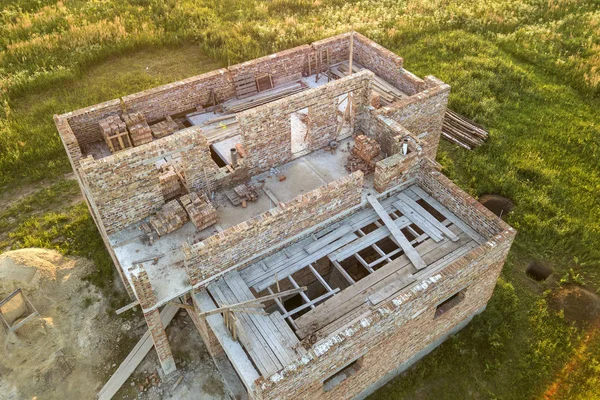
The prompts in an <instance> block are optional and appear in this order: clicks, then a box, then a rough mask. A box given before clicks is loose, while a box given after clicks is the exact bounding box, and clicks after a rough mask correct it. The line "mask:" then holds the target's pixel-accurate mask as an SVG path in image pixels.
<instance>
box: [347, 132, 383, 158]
mask: <svg viewBox="0 0 600 400" xmlns="http://www.w3.org/2000/svg"><path fill="white" fill-rule="evenodd" d="M379 152H380V148H379V143H377V141H376V140H375V139H371V138H370V137H368V136H365V135H358V136H357V137H356V138H355V139H354V147H353V148H352V153H353V154H355V155H357V156H358V157H360V158H361V159H362V160H364V161H366V162H370V161H371V160H373V159H374V158H375V157H377V156H378V155H379Z"/></svg>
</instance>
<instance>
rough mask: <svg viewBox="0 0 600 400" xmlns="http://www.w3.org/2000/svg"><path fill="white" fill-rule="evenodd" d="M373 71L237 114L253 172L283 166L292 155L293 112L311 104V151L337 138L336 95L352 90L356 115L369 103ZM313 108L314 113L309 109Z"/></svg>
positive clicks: (309, 141) (250, 170)
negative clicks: (291, 115) (291, 117)
mask: <svg viewBox="0 0 600 400" xmlns="http://www.w3.org/2000/svg"><path fill="white" fill-rule="evenodd" d="M372 77H373V73H372V72H370V71H361V72H359V73H357V74H354V75H352V76H348V77H345V78H342V79H338V80H336V81H333V82H330V83H329V85H327V86H321V87H318V88H314V89H310V90H306V91H304V92H300V93H297V94H295V95H292V96H289V97H286V98H283V99H281V100H277V101H274V102H272V103H269V104H266V105H264V106H262V107H257V108H253V109H250V110H247V111H244V112H242V113H240V114H238V121H239V123H240V129H241V131H242V136H243V138H244V147H245V148H246V151H247V153H248V155H247V157H246V162H247V166H248V168H249V169H248V172H249V174H250V175H255V174H257V173H260V172H263V171H266V170H268V169H269V168H271V167H273V166H277V165H281V164H283V163H285V162H287V161H289V160H291V159H292V158H293V154H292V148H291V132H292V127H291V120H290V114H291V113H293V112H295V111H298V110H301V109H303V108H305V107H307V106H309V118H310V121H311V129H310V130H309V132H308V137H307V142H308V143H309V146H310V147H309V150H310V151H313V150H317V149H319V148H322V147H324V146H327V144H329V142H330V141H331V140H333V139H335V134H336V128H337V119H336V115H337V97H338V96H339V95H342V94H345V93H347V92H350V91H352V92H353V93H354V104H355V112H356V114H361V113H363V112H364V111H365V107H366V105H367V104H368V94H369V91H370V85H371V80H372ZM311 110H312V114H311V113H310V111H311Z"/></svg>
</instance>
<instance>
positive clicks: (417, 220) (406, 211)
mask: <svg viewBox="0 0 600 400" xmlns="http://www.w3.org/2000/svg"><path fill="white" fill-rule="evenodd" d="M394 207H395V208H396V209H397V210H398V211H400V212H401V213H402V214H403V215H404V216H405V217H407V218H409V219H410V220H411V221H412V222H413V223H414V224H415V225H417V226H418V227H419V228H420V229H421V230H422V231H423V232H425V233H426V234H427V235H428V236H429V237H430V238H432V239H433V240H435V241H436V242H440V241H441V240H442V239H443V236H442V232H441V231H440V230H439V229H437V228H436V227H435V226H433V225H431V224H430V223H429V222H428V221H427V220H426V219H425V218H423V217H422V216H421V215H419V214H418V213H417V212H416V211H415V210H413V209H412V208H411V207H410V206H409V205H408V204H406V202H405V201H403V200H398V201H396V202H394Z"/></svg>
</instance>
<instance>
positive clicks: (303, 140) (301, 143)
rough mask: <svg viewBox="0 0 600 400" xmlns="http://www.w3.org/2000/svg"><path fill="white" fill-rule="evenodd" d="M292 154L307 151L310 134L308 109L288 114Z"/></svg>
mask: <svg viewBox="0 0 600 400" xmlns="http://www.w3.org/2000/svg"><path fill="white" fill-rule="evenodd" d="M290 123H291V129H292V134H291V142H292V154H298V153H302V152H304V151H306V150H308V141H307V139H308V134H309V132H310V117H309V115H308V107H305V108H303V109H301V110H298V111H295V112H293V113H291V114H290Z"/></svg>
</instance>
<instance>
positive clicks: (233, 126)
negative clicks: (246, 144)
mask: <svg viewBox="0 0 600 400" xmlns="http://www.w3.org/2000/svg"><path fill="white" fill-rule="evenodd" d="M202 125H204V126H206V128H202V134H203V135H204V137H205V138H206V140H208V143H210V144H212V143H216V142H220V141H221V140H225V139H229V138H230V137H233V136H236V135H239V134H240V130H239V123H238V120H237V117H236V116H235V114H227V115H222V116H219V117H215V118H211V119H209V120H206V121H205V122H204V123H203V124H202Z"/></svg>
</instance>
